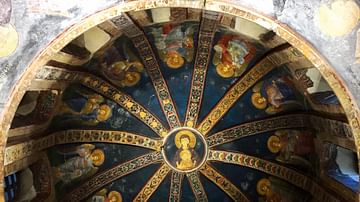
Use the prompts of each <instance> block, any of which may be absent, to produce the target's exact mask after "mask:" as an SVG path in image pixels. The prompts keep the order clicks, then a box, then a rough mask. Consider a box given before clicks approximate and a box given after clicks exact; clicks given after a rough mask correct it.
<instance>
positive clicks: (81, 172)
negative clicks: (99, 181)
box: [53, 144, 105, 184]
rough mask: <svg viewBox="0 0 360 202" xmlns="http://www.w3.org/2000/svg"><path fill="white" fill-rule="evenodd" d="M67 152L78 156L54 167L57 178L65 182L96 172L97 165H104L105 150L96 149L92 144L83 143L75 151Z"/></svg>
mask: <svg viewBox="0 0 360 202" xmlns="http://www.w3.org/2000/svg"><path fill="white" fill-rule="evenodd" d="M66 154H67V155H69V154H70V155H71V154H77V155H78V156H75V157H72V158H70V159H68V160H66V161H65V162H64V163H63V164H61V165H59V166H57V167H54V168H53V171H54V174H55V177H56V179H58V180H60V181H62V182H63V183H64V184H68V183H70V182H72V181H73V180H75V179H78V178H80V177H85V176H88V175H92V174H94V173H95V172H96V171H97V169H98V168H97V166H100V165H102V164H103V163H104V160H105V154H104V152H103V151H102V150H101V149H95V146H94V145H92V144H82V145H80V146H77V147H76V149H75V152H68V153H66Z"/></svg>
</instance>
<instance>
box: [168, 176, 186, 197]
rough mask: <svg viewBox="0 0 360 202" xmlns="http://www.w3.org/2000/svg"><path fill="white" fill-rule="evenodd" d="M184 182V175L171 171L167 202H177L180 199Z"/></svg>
mask: <svg viewBox="0 0 360 202" xmlns="http://www.w3.org/2000/svg"><path fill="white" fill-rule="evenodd" d="M183 180H184V174H183V173H180V172H177V171H172V173H171V185H170V192H169V202H179V201H180V199H181V189H182V181H183Z"/></svg>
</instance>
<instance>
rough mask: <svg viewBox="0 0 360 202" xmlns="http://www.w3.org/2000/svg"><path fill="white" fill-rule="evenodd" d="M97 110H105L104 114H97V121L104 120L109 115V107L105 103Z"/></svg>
mask: <svg viewBox="0 0 360 202" xmlns="http://www.w3.org/2000/svg"><path fill="white" fill-rule="evenodd" d="M99 110H105V112H106V113H105V114H97V115H96V119H97V120H98V121H106V120H108V119H109V118H110V117H111V107H109V106H108V105H106V104H103V105H101V106H100V107H99Z"/></svg>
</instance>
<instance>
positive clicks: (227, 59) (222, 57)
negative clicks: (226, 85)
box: [213, 34, 256, 78]
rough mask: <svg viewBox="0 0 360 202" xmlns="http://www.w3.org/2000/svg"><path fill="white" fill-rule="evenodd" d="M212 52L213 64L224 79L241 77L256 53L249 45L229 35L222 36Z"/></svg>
mask: <svg viewBox="0 0 360 202" xmlns="http://www.w3.org/2000/svg"><path fill="white" fill-rule="evenodd" d="M214 50H215V54H214V57H213V64H214V65H216V72H217V73H218V74H219V75H220V76H221V77H224V78H230V77H239V76H241V75H242V74H243V73H244V71H245V70H246V67H247V65H248V64H249V62H250V60H251V59H252V58H253V57H254V55H255V52H256V49H255V48H254V47H253V46H252V45H251V44H250V43H248V42H246V41H244V40H242V39H240V38H239V37H238V36H235V35H231V34H228V35H224V36H222V37H221V39H220V40H219V41H218V43H217V44H216V45H215V46H214Z"/></svg>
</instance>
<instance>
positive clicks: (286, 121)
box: [206, 114, 310, 147]
mask: <svg viewBox="0 0 360 202" xmlns="http://www.w3.org/2000/svg"><path fill="white" fill-rule="evenodd" d="M306 127H310V120H309V115H305V114H295V115H285V116H278V117H275V118H268V119H263V120H259V121H254V122H250V123H245V124H241V125H238V126H235V127H232V128H229V129H226V130H223V131H220V132H218V133H215V134H214V135H211V136H209V137H207V138H206V142H207V143H208V145H209V147H215V146H218V145H221V144H225V143H228V142H232V141H235V140H237V139H240V138H243V137H246V136H250V135H256V134H259V133H264V132H269V131H274V130H280V129H289V128H306Z"/></svg>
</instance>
